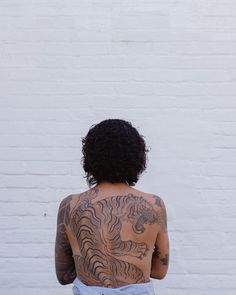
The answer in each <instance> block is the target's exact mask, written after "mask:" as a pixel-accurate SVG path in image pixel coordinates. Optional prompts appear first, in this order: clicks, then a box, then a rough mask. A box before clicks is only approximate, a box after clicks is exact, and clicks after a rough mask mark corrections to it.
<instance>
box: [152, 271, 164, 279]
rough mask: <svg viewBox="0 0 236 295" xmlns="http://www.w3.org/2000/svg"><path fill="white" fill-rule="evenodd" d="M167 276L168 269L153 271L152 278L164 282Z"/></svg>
mask: <svg viewBox="0 0 236 295" xmlns="http://www.w3.org/2000/svg"><path fill="white" fill-rule="evenodd" d="M166 274H167V269H165V270H162V271H161V270H160V269H159V270H156V271H155V270H152V271H151V275H150V277H151V278H153V279H157V280H163V279H164V278H165V276H166Z"/></svg>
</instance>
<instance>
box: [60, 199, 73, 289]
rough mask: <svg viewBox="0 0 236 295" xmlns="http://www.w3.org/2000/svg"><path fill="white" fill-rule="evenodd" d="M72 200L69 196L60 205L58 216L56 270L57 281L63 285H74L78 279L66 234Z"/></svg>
mask: <svg viewBox="0 0 236 295" xmlns="http://www.w3.org/2000/svg"><path fill="white" fill-rule="evenodd" d="M71 198H72V197H71V196H68V197H66V198H65V199H64V200H63V201H62V202H61V203H60V206H59V210H58V214H57V230H56V241H55V268H56V275H57V279H58V281H59V282H60V283H61V284H63V285H65V284H70V283H72V282H73V280H74V279H75V277H76V272H75V265H74V259H73V253H72V249H71V246H70V242H69V239H68V236H67V233H66V226H68V223H69V213H70V200H71Z"/></svg>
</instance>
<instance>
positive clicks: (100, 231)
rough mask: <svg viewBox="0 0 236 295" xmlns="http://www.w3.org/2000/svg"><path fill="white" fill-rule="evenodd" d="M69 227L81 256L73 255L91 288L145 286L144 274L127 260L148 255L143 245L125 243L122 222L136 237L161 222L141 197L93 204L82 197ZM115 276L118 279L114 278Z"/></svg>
mask: <svg viewBox="0 0 236 295" xmlns="http://www.w3.org/2000/svg"><path fill="white" fill-rule="evenodd" d="M70 217H71V218H70V227H71V230H72V232H73V234H74V235H75V237H76V240H77V242H78V244H79V248H80V252H81V253H80V255H74V259H75V262H76V263H75V265H76V266H77V267H78V269H77V273H78V275H79V277H80V278H81V279H82V280H84V281H87V280H88V278H89V281H90V283H91V284H94V285H98V284H102V285H103V286H106V287H111V286H112V287H114V286H118V283H119V282H124V281H125V282H130V283H133V282H136V283H143V282H144V275H143V272H142V271H141V270H140V269H139V268H138V267H137V266H136V265H134V264H132V263H130V262H127V261H124V260H122V257H124V256H132V257H136V258H137V259H140V260H141V259H143V258H144V257H145V256H146V254H147V252H148V251H149V249H148V246H147V244H146V243H144V242H135V241H133V240H126V241H124V240H122V238H121V230H122V222H127V223H128V224H130V225H131V226H132V229H133V231H134V233H136V234H141V233H143V232H144V231H145V225H146V224H149V225H150V224H154V223H159V222H160V220H159V219H160V216H159V215H158V213H157V211H156V210H154V209H153V205H152V204H151V203H149V202H148V201H146V200H145V199H144V198H143V197H142V196H134V195H133V194H128V195H125V196H111V197H109V198H106V199H102V200H98V201H95V202H94V203H93V202H92V199H91V198H88V196H87V195H86V194H85V195H82V196H81V198H80V199H79V202H78V204H77V205H76V206H75V207H74V208H73V209H72V212H71V214H70ZM114 274H115V275H114Z"/></svg>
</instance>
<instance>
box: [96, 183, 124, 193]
mask: <svg viewBox="0 0 236 295" xmlns="http://www.w3.org/2000/svg"><path fill="white" fill-rule="evenodd" d="M95 188H98V189H99V190H115V191H122V190H127V189H128V188H130V186H129V185H128V184H127V183H125V182H115V183H112V182H108V181H102V182H99V183H98V184H97V185H96V186H95Z"/></svg>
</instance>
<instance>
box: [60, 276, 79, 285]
mask: <svg viewBox="0 0 236 295" xmlns="http://www.w3.org/2000/svg"><path fill="white" fill-rule="evenodd" d="M74 279H75V276H68V275H67V274H65V275H63V276H62V275H61V274H60V275H58V274H57V280H58V282H59V283H60V284H61V285H68V284H71V283H73V281H74Z"/></svg>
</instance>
